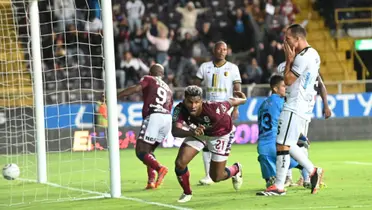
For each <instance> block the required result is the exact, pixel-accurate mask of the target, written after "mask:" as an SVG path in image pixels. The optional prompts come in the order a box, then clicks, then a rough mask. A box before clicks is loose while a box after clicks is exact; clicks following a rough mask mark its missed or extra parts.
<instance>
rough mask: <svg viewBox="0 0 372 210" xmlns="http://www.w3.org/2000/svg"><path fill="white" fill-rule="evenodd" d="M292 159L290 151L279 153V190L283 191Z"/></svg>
mask: <svg viewBox="0 0 372 210" xmlns="http://www.w3.org/2000/svg"><path fill="white" fill-rule="evenodd" d="M290 160H291V157H290V156H289V151H277V156H276V180H275V185H276V187H277V189H279V190H283V189H284V183H285V179H286V176H287V171H288V168H289V164H290Z"/></svg>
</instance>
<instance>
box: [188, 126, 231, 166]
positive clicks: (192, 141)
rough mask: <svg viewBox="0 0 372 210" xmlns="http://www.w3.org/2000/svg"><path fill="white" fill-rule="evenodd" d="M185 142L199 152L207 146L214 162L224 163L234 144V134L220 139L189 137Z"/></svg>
mask: <svg viewBox="0 0 372 210" xmlns="http://www.w3.org/2000/svg"><path fill="white" fill-rule="evenodd" d="M183 142H184V143H185V144H187V145H189V146H190V147H192V148H194V149H196V150H198V151H200V150H202V149H203V148H204V147H205V146H207V147H208V150H209V151H210V152H211V153H212V160H213V161H214V162H223V161H226V160H227V159H228V157H229V154H230V151H231V145H232V144H233V143H234V133H233V132H231V133H229V134H227V135H224V136H220V137H217V136H215V137H208V136H198V137H187V138H185V140H184V141H183Z"/></svg>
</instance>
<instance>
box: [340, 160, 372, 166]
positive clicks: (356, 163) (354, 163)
mask: <svg viewBox="0 0 372 210" xmlns="http://www.w3.org/2000/svg"><path fill="white" fill-rule="evenodd" d="M345 163H346V164H352V165H365V166H372V163H369V162H358V161H346V162H345Z"/></svg>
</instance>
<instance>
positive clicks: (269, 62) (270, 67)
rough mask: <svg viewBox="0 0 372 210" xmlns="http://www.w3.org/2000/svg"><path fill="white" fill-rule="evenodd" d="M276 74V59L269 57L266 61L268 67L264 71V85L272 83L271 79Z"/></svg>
mask: <svg viewBox="0 0 372 210" xmlns="http://www.w3.org/2000/svg"><path fill="white" fill-rule="evenodd" d="M275 72H276V64H275V62H274V57H273V56H272V55H268V56H267V59H266V65H265V66H264V69H263V75H262V81H261V82H262V83H264V84H267V83H269V82H270V77H271V76H272V75H273V74H274V73H275Z"/></svg>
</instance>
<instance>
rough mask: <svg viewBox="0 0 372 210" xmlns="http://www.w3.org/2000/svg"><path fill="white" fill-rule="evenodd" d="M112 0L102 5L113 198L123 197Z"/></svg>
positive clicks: (107, 0) (106, 0)
mask: <svg viewBox="0 0 372 210" xmlns="http://www.w3.org/2000/svg"><path fill="white" fill-rule="evenodd" d="M111 5H112V3H111V0H105V2H104V3H103V4H102V19H103V31H104V37H103V41H104V44H103V50H104V55H105V77H106V81H108V82H106V96H107V111H108V113H107V114H108V142H109V154H110V186H111V197H113V198H118V197H120V196H121V178H120V153H119V138H118V136H119V132H118V113H117V108H118V105H117V98H116V97H117V90H116V73H115V71H116V69H115V53H114V33H113V23H112V9H111Z"/></svg>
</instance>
